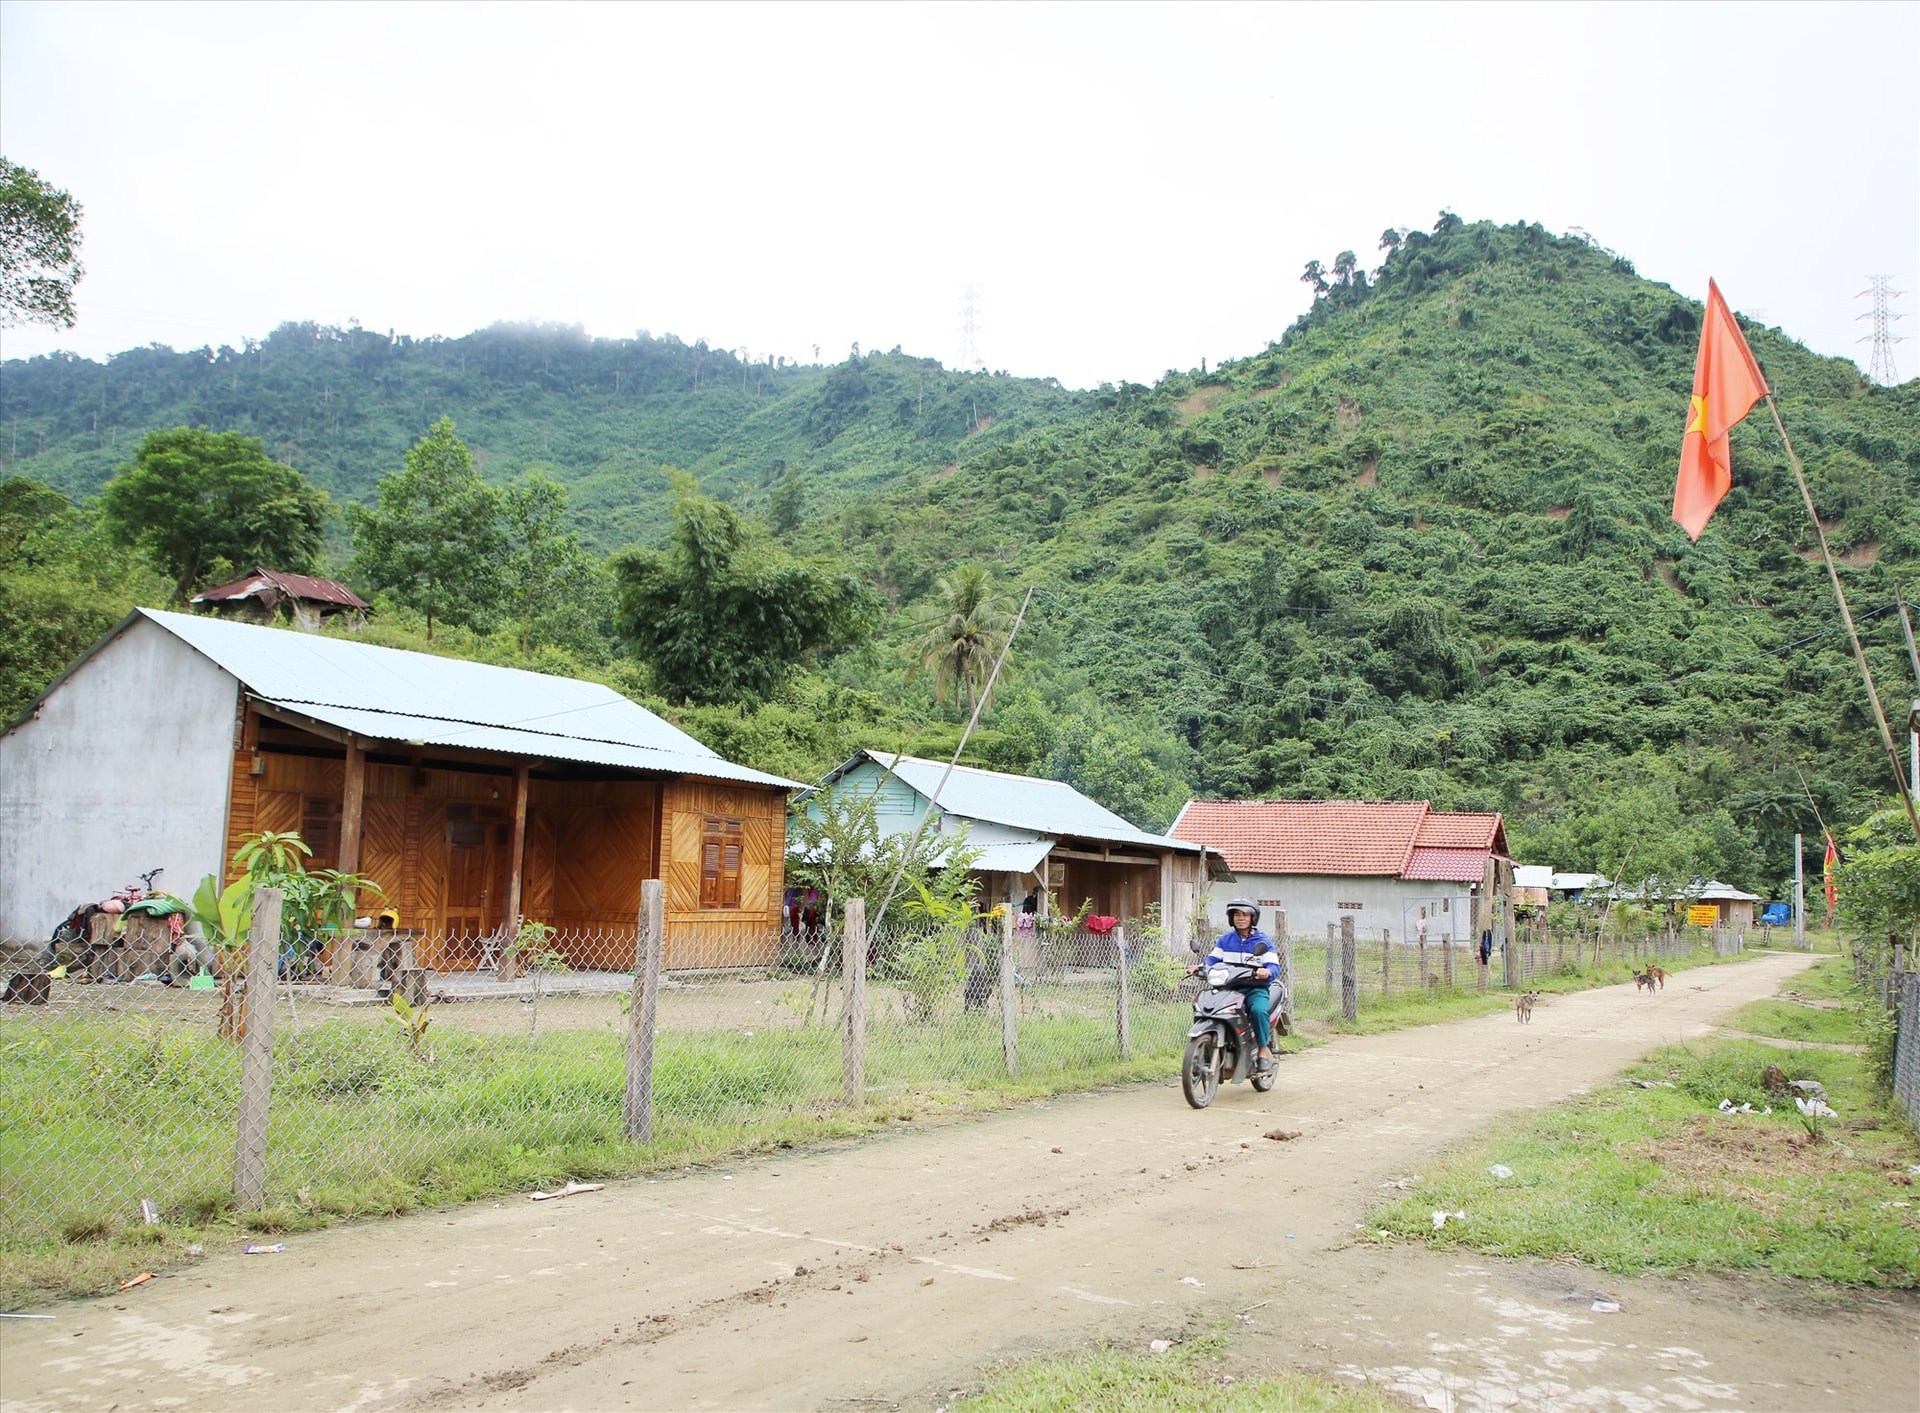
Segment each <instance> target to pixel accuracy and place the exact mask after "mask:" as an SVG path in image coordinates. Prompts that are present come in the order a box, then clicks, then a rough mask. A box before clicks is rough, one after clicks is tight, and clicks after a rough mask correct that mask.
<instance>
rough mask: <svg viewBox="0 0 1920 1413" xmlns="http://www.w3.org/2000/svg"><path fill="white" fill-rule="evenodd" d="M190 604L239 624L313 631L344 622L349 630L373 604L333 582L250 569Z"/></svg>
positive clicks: (204, 592) (197, 596)
mask: <svg viewBox="0 0 1920 1413" xmlns="http://www.w3.org/2000/svg"><path fill="white" fill-rule="evenodd" d="M192 602H193V604H194V606H196V607H198V608H203V609H206V610H207V611H208V612H210V613H215V614H218V615H220V616H221V617H226V618H234V619H238V620H239V621H240V622H242V623H277V622H281V621H283V620H284V621H288V622H291V623H292V624H293V626H294V627H296V628H302V629H305V630H306V631H307V632H309V633H312V632H317V631H318V630H319V628H320V626H321V625H322V624H325V623H330V622H332V621H333V620H334V619H336V618H345V619H346V620H347V621H348V622H350V623H351V624H352V625H353V626H354V627H356V628H357V627H359V626H360V625H361V624H363V623H365V622H366V621H367V615H368V614H369V613H371V612H372V611H373V605H372V604H370V603H368V602H367V601H366V600H365V599H363V598H361V597H360V596H359V595H358V594H356V593H355V592H354V591H353V590H352V589H349V588H348V587H347V586H346V585H345V584H342V583H340V582H339V581H338V580H336V579H315V578H313V577H312V576H310V575H306V574H282V573H280V572H278V571H277V570H273V569H255V570H253V571H252V572H251V573H248V574H243V575H241V576H240V577H239V578H238V579H235V580H234V581H233V582H232V583H230V584H221V585H218V586H217V587H215V588H211V589H207V590H205V591H203V592H201V593H198V594H195V595H194V596H193V600H192Z"/></svg>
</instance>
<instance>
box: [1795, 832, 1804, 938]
mask: <svg viewBox="0 0 1920 1413" xmlns="http://www.w3.org/2000/svg"><path fill="white" fill-rule="evenodd" d="M1806 869H1807V860H1806V849H1805V847H1804V846H1803V845H1802V844H1801V842H1800V836H1799V835H1798V834H1796V835H1794V836H1793V945H1794V947H1795V948H1796V949H1797V950H1799V951H1802V952H1804V951H1806V950H1807V872H1806Z"/></svg>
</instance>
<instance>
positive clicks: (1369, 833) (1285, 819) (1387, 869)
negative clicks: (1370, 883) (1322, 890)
mask: <svg viewBox="0 0 1920 1413" xmlns="http://www.w3.org/2000/svg"><path fill="white" fill-rule="evenodd" d="M1428 809H1429V806H1428V804H1427V802H1426V801H1425V800H1413V801H1393V802H1379V801H1350V800H1195V801H1193V803H1191V804H1189V805H1188V806H1187V807H1186V808H1185V809H1184V810H1182V811H1181V812H1180V818H1179V819H1177V820H1175V821H1174V825H1173V828H1172V829H1170V830H1168V831H1167V832H1168V833H1169V834H1171V835H1173V837H1174V838H1176V839H1187V840H1190V841H1192V842H1193V843H1196V844H1207V845H1210V846H1212V847H1213V848H1215V849H1218V850H1219V851H1220V852H1221V853H1222V854H1223V855H1225V856H1226V860H1227V867H1228V868H1230V869H1232V870H1233V871H1234V872H1235V873H1337V874H1390V875H1396V876H1397V875H1398V874H1399V872H1400V870H1401V869H1402V868H1404V867H1405V866H1406V862H1407V856H1408V855H1409V854H1411V853H1412V852H1413V840H1414V835H1415V834H1416V833H1417V832H1418V830H1419V828H1420V821H1421V820H1422V819H1424V818H1425V817H1426V815H1427V812H1428Z"/></svg>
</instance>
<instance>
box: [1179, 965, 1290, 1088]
mask: <svg viewBox="0 0 1920 1413" xmlns="http://www.w3.org/2000/svg"><path fill="white" fill-rule="evenodd" d="M1203 949H1204V944H1203V943H1201V942H1199V941H1197V940H1196V941H1195V942H1194V944H1193V950H1194V951H1195V952H1200V951H1202V950H1203ZM1278 962H1279V958H1278V957H1275V958H1274V959H1273V960H1272V961H1270V962H1267V963H1265V965H1266V966H1268V967H1269V968H1271V967H1273V966H1275V965H1277V964H1278ZM1202 965H1203V967H1204V971H1205V976H1204V978H1203V984H1202V986H1201V988H1200V994H1199V995H1197V996H1195V997H1194V998H1193V1028H1192V1029H1191V1030H1189V1031H1188V1032H1187V1053H1186V1058H1185V1059H1184V1061H1183V1062H1182V1063H1181V1066H1180V1092H1181V1093H1182V1094H1184V1095H1185V1096H1186V1099H1187V1103H1189V1104H1190V1105H1192V1106H1193V1107H1194V1108H1196V1109H1204V1108H1206V1107H1207V1105H1209V1104H1211V1103H1212V1102H1213V1096H1214V1095H1215V1094H1217V1093H1218V1092H1219V1090H1220V1082H1221V1080H1223V1079H1224V1080H1227V1081H1228V1082H1230V1083H1238V1082H1239V1081H1240V1080H1243V1079H1247V1080H1251V1081H1253V1087H1254V1088H1255V1089H1256V1090H1258V1091H1259V1092H1260V1093H1262V1094H1264V1093H1266V1092H1267V1091H1268V1090H1269V1089H1272V1088H1273V1081H1274V1072H1273V1071H1272V1070H1268V1071H1267V1072H1266V1073H1265V1074H1262V1073H1260V1072H1259V1071H1258V1070H1257V1069H1255V1067H1254V1062H1255V1061H1256V1060H1257V1059H1258V1058H1259V1056H1260V1043H1259V1040H1258V1038H1257V1037H1256V1036H1255V1034H1254V1029H1253V1012H1251V1011H1249V1010H1248V1009H1247V992H1248V991H1251V990H1254V989H1256V988H1264V987H1265V986H1266V985H1267V983H1266V982H1264V981H1261V980H1259V979H1258V978H1257V977H1256V976H1255V975H1254V973H1255V971H1257V970H1258V969H1259V967H1260V965H1261V963H1257V962H1214V963H1212V964H1211V965H1207V964H1204V963H1203V964H1202ZM1282 1027H1283V1020H1282V1014H1281V1008H1280V1007H1278V1006H1276V1007H1274V1012H1273V1033H1274V1038H1275V1039H1276V1040H1277V1039H1278V1038H1279V1037H1280V1035H1281V1034H1283V1033H1284V1032H1283V1029H1282ZM1275 1053H1276V1055H1277V1054H1278V1048H1277V1047H1276V1050H1275Z"/></svg>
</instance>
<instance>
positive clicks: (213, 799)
mask: <svg viewBox="0 0 1920 1413" xmlns="http://www.w3.org/2000/svg"><path fill="white" fill-rule="evenodd" d="M239 686H240V684H239V683H238V682H237V681H235V680H234V678H232V677H231V676H229V675H228V674H227V673H226V672H225V671H223V670H222V669H220V668H218V667H216V666H214V664H213V663H211V662H209V661H208V660H207V659H206V658H204V657H202V656H201V655H200V654H199V653H197V652H195V651H194V650H193V649H192V648H190V647H188V646H187V645H186V644H185V643H183V642H181V641H180V640H179V639H178V638H176V637H174V636H173V635H172V634H171V633H169V632H167V630H166V629H164V628H161V627H159V626H158V625H156V624H153V623H150V622H148V621H146V620H144V619H141V620H138V621H136V622H134V623H132V624H130V625H128V627H127V630H126V631H125V632H124V633H122V634H121V635H120V636H119V637H118V638H115V639H114V640H113V641H112V642H111V643H109V644H107V646H106V647H104V648H102V649H101V650H100V651H99V652H98V653H96V654H95V655H94V656H93V657H92V658H91V659H90V660H89V661H88V662H87V664H86V665H85V666H84V667H82V668H81V669H80V670H79V671H78V672H76V673H74V675H73V676H72V677H69V678H68V679H67V680H66V681H65V682H63V683H61V684H60V686H59V687H58V688H57V689H55V691H54V692H53V694H52V695H51V696H49V697H48V698H47V699H46V700H45V701H44V702H42V703H41V705H40V709H39V713H38V715H37V716H35V717H34V718H33V719H32V720H29V721H25V722H22V723H21V724H20V725H19V726H18V727H16V728H15V729H14V730H12V731H10V732H8V733H7V734H6V735H5V736H0V938H13V939H18V940H23V941H24V940H31V939H35V938H45V937H46V936H47V935H48V934H49V933H51V932H52V931H53V929H54V927H55V926H56V925H57V924H58V923H59V922H60V920H61V919H62V918H64V917H65V916H66V915H67V914H68V913H69V912H71V911H72V910H73V909H74V908H75V907H77V906H78V905H79V904H81V903H86V902H97V901H99V900H100V899H102V898H105V897H107V896H108V895H110V894H111V893H112V892H113V891H114V890H115V889H116V888H119V887H120V886H122V885H123V884H127V883H132V882H134V881H135V880H137V879H138V877H139V875H140V874H142V873H144V872H146V871H147V870H148V869H150V868H153V867H155V866H158V867H161V868H164V869H165V870H166V872H165V873H164V874H162V875H161V876H160V878H159V879H158V880H157V886H158V887H160V888H163V889H165V890H166V891H167V892H169V893H176V894H179V895H180V896H182V897H191V896H192V893H193V890H194V888H195V887H196V886H197V885H198V883H199V882H200V878H201V876H202V875H204V874H208V873H212V872H214V871H216V870H217V869H218V868H219V867H220V854H221V850H222V848H223V847H224V842H225V841H224V835H225V833H226V825H227V783H228V781H227V776H228V772H229V771H230V770H231V769H232V768H233V721H234V711H235V707H236V705H237V702H238V693H239Z"/></svg>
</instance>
